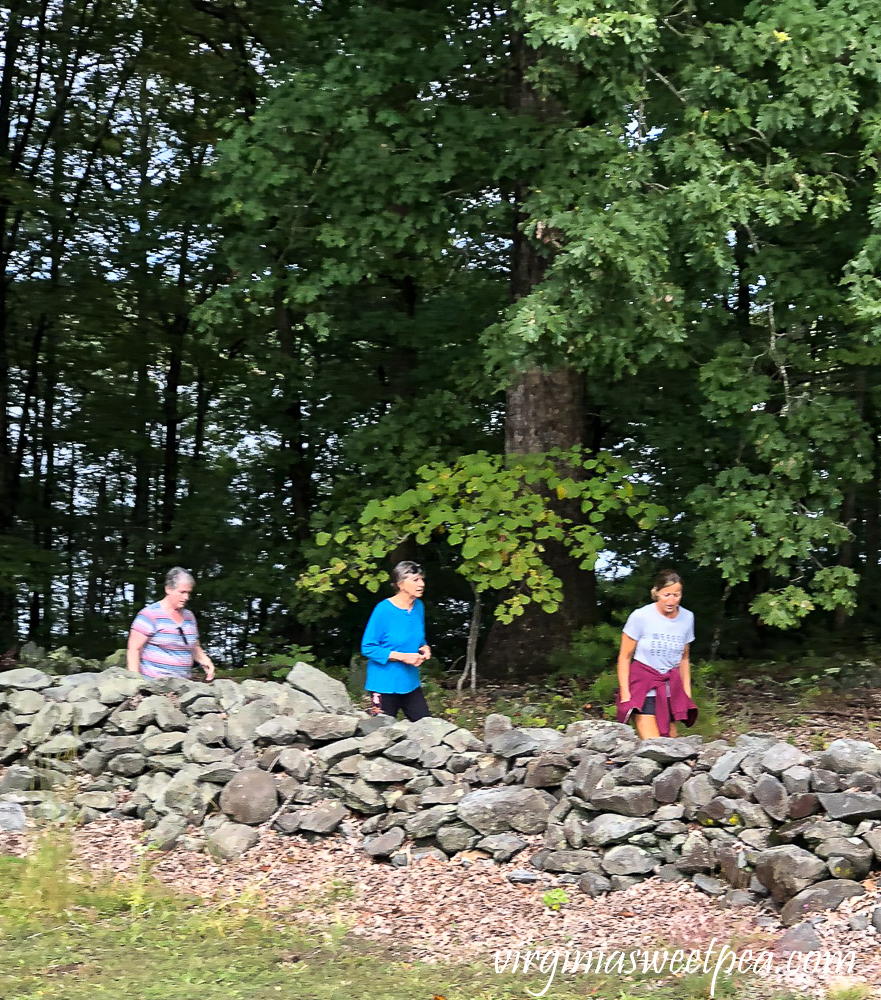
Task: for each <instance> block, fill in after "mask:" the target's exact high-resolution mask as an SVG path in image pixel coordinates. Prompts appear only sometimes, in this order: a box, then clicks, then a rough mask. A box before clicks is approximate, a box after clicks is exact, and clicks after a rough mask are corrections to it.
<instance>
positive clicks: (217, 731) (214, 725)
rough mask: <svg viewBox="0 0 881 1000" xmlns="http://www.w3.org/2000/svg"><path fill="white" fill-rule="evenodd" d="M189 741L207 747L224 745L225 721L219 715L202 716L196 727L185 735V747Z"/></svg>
mask: <svg viewBox="0 0 881 1000" xmlns="http://www.w3.org/2000/svg"><path fill="white" fill-rule="evenodd" d="M190 739H192V741H193V742H196V743H202V744H203V745H204V746H209V747H211V746H219V745H220V744H222V743H225V742H226V720H225V719H223V718H221V716H219V715H203V716H202V718H201V719H200V720H199V723H198V725H196V726H192V727H191V728H190V730H189V732H188V733H187V739H186V740H185V741H184V746H186V745H187V743H188V742H189V740H190ZM233 749H234V750H237V749H238V747H233Z"/></svg>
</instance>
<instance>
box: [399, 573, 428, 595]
mask: <svg viewBox="0 0 881 1000" xmlns="http://www.w3.org/2000/svg"><path fill="white" fill-rule="evenodd" d="M424 590H425V577H422V576H405V577H404V579H403V580H401V582H400V583H399V584H398V593H399V594H403V595H404V596H405V597H412V598H414V599H415V598H417V597H422V593H423V591H424Z"/></svg>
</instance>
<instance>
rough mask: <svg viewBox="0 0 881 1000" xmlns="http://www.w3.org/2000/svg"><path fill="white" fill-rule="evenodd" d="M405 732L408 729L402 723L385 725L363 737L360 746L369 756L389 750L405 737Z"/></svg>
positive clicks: (362, 751)
mask: <svg viewBox="0 0 881 1000" xmlns="http://www.w3.org/2000/svg"><path fill="white" fill-rule="evenodd" d="M359 725H360V724H359ZM405 732H406V730H405V729H404V727H403V726H402V725H401V724H400V723H397V724H394V725H390V726H383V727H382V729H377V730H375V731H374V732H372V733H369V734H368V735H367V736H364V737H362V738H361V739H360V741H359V743H358V746H359V748H360V751H361V753H363V754H364V755H365V756H368V757H369V756H370V755H371V754H376V753H382V752H383V751H385V750H388V748H389V747H390V746H392V745H394V744H395V743H397V742H399V741H400V740H402V739H404V735H405Z"/></svg>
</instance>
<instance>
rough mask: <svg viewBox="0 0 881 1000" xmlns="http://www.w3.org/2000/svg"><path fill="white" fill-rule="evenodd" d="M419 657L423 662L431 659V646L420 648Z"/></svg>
mask: <svg viewBox="0 0 881 1000" xmlns="http://www.w3.org/2000/svg"><path fill="white" fill-rule="evenodd" d="M419 655H420V656H421V657H422V659H423V660H430V659H431V646H428V645H425V646H420V647H419Z"/></svg>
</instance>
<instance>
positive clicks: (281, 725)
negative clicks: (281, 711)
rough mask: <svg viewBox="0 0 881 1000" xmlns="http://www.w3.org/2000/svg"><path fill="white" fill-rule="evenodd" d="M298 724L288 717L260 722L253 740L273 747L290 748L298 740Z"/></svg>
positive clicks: (283, 716)
mask: <svg viewBox="0 0 881 1000" xmlns="http://www.w3.org/2000/svg"><path fill="white" fill-rule="evenodd" d="M299 728H300V724H299V722H298V721H297V720H296V719H293V718H291V716H289V715H278V716H276V717H275V718H274V719H268V720H267V721H266V722H261V723H260V725H259V726H257V728H256V729H255V730H254V737H255V739H257V740H259V741H260V742H261V743H263V742H267V743H271V744H273V746H280V747H281V746H290V745H291V744H292V743H296V742H297V740H298V739H299Z"/></svg>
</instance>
